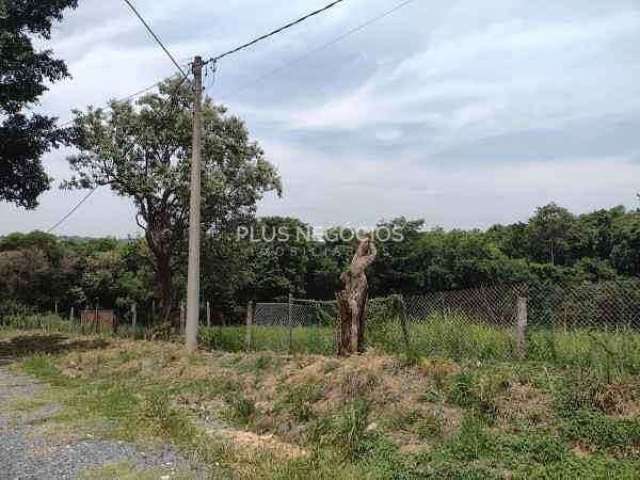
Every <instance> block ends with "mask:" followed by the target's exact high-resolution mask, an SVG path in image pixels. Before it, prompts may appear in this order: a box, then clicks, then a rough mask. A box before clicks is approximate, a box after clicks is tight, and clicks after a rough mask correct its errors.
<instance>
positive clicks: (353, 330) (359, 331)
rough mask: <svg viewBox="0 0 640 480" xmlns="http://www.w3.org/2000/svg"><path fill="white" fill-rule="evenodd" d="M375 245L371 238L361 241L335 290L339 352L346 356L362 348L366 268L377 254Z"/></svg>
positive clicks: (360, 350) (364, 321) (364, 320)
mask: <svg viewBox="0 0 640 480" xmlns="http://www.w3.org/2000/svg"><path fill="white" fill-rule="evenodd" d="M376 253H377V250H376V247H375V244H374V243H373V240H371V239H368V238H367V239H364V240H362V241H360V244H359V245H358V248H357V250H356V253H355V255H354V256H353V259H352V260H351V265H350V266H349V268H348V269H347V271H345V272H344V273H343V274H342V275H340V280H341V281H342V284H343V287H344V289H343V290H342V291H340V292H337V293H336V300H337V302H338V335H337V343H338V355H339V356H348V355H352V354H354V353H362V352H363V351H364V334H365V327H366V318H367V301H368V299H369V297H368V290H369V285H368V283H367V276H366V275H365V270H366V268H367V267H368V266H369V265H371V264H372V263H373V261H374V260H375V258H376Z"/></svg>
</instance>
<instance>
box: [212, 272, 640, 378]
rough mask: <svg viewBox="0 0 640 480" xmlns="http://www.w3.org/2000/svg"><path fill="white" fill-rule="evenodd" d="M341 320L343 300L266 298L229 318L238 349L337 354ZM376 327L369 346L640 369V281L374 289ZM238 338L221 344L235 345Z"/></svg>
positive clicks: (370, 327)
mask: <svg viewBox="0 0 640 480" xmlns="http://www.w3.org/2000/svg"><path fill="white" fill-rule="evenodd" d="M336 319H337V305H336V302H335V301H316V300H307V299H294V298H291V299H290V300H289V302H280V303H257V304H255V307H254V309H253V314H252V319H251V322H250V324H248V325H247V326H243V327H228V328H236V329H238V332H237V334H236V335H235V338H236V340H235V344H234V346H233V348H231V349H236V350H241V349H247V348H249V349H251V350H274V351H279V352H289V353H297V352H300V353H318V354H332V353H335V348H336V344H335V339H336V325H337V322H336ZM366 332H367V334H366V339H367V343H368V345H369V346H370V347H373V348H376V349H379V350H380V351H384V352H387V353H398V354H406V353H411V354H418V355H425V356H442V357H447V358H452V359H455V360H472V361H512V360H519V359H523V358H526V359H529V360H534V361H551V362H555V363H560V364H580V365H584V366H586V367H594V366H597V367H598V368H600V367H602V365H609V366H612V365H613V367H615V368H623V369H625V370H629V369H636V368H637V369H638V371H639V372H640V281H638V280H625V281H615V282H599V283H583V284H579V285H559V284H537V285H526V284H515V285H492V286H486V287H479V288H473V289H464V290H455V291H445V292H429V293H425V294H423V295H412V296H406V297H403V296H401V295H393V296H389V297H384V298H373V299H371V300H370V301H369V304H368V315H367V327H366ZM218 336H220V335H218ZM223 343H224V342H223ZM229 343H233V342H230V341H227V342H226V345H218V347H222V348H226V349H229V345H228V344H229ZM613 367H612V368H613ZM607 368H609V367H607Z"/></svg>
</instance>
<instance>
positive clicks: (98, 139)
mask: <svg viewBox="0 0 640 480" xmlns="http://www.w3.org/2000/svg"><path fill="white" fill-rule="evenodd" d="M192 103H193V94H192V92H191V89H190V87H189V86H187V85H184V84H181V83H179V82H176V81H167V82H165V83H163V84H162V85H161V86H160V88H159V93H155V94H150V95H146V96H144V97H142V98H141V99H140V100H138V101H137V105H132V104H131V103H130V102H117V101H112V102H111V103H110V110H108V111H105V110H103V109H93V108H89V109H88V110H87V111H86V112H84V113H83V112H75V113H76V117H75V127H74V129H73V133H72V140H73V143H74V144H75V145H76V146H77V148H78V149H79V150H80V153H79V154H78V155H74V156H71V157H70V158H69V163H70V166H71V169H72V170H73V171H74V172H75V173H76V176H74V177H73V178H71V179H70V180H69V181H67V182H65V184H64V186H66V187H69V188H95V187H97V186H100V185H108V186H109V187H110V188H111V190H112V191H114V192H115V193H117V194H118V195H121V196H125V197H129V198H131V199H132V200H133V202H134V205H135V207H136V208H137V215H136V222H137V224H138V225H139V226H140V228H142V230H143V231H144V235H145V239H146V242H147V244H148V247H149V249H150V251H151V254H152V257H153V263H154V270H155V272H154V273H155V285H156V296H157V298H158V300H159V304H160V313H161V319H162V321H163V322H168V321H169V320H170V318H171V315H172V311H173V310H174V308H175V304H176V295H175V289H174V276H175V274H176V272H177V271H179V270H180V267H181V266H182V263H183V262H182V260H183V259H184V254H185V252H186V233H187V230H188V216H189V215H188V214H189V171H190V163H191V133H192V132H191V130H192V121H191V106H192ZM202 119H203V139H202V141H203V159H202V169H203V176H202V177H203V178H202V228H203V230H204V231H205V232H213V233H215V232H220V231H228V230H229V229H230V228H233V227H234V226H235V225H238V224H241V223H243V222H247V221H249V220H251V219H252V218H253V217H254V215H255V209H256V204H257V202H258V200H260V198H262V196H263V194H264V193H265V192H269V191H276V192H278V194H280V192H281V185H280V178H279V176H278V174H277V172H276V170H275V168H274V167H273V166H272V165H271V164H270V163H269V162H268V161H267V160H265V158H264V152H263V151H262V149H261V148H260V147H259V146H258V144H257V143H256V142H254V141H251V140H250V139H249V135H248V132H247V130H246V128H245V126H244V124H243V122H242V121H241V120H240V119H239V118H237V117H234V116H230V115H227V114H226V110H225V108H224V107H222V106H216V105H214V104H213V102H212V101H211V99H208V98H207V99H205V102H204V105H203V108H202Z"/></svg>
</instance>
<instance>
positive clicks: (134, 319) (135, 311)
mask: <svg viewBox="0 0 640 480" xmlns="http://www.w3.org/2000/svg"><path fill="white" fill-rule="evenodd" d="M137 325H138V307H137V306H136V304H135V303H132V304H131V327H132V328H133V334H134V335H135V332H136V327H137Z"/></svg>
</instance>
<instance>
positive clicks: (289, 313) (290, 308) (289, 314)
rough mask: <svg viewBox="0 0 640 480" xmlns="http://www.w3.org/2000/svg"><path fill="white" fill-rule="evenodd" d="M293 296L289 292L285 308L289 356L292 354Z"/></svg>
mask: <svg viewBox="0 0 640 480" xmlns="http://www.w3.org/2000/svg"><path fill="white" fill-rule="evenodd" d="M292 313H293V294H292V293H291V292H289V304H288V308H287V324H288V325H289V348H288V351H289V354H291V353H292V348H293V315H292Z"/></svg>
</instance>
